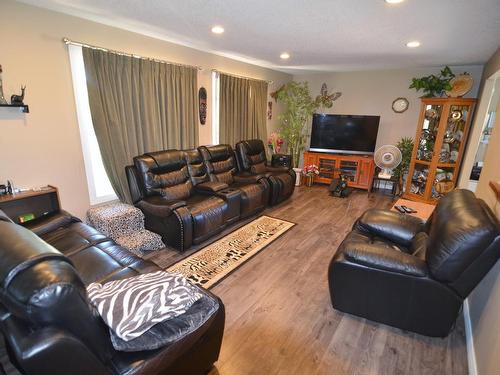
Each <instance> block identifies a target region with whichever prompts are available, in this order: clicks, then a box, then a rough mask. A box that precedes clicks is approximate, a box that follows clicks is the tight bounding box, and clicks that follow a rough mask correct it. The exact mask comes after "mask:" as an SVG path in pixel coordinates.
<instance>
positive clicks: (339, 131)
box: [309, 114, 380, 154]
mask: <svg viewBox="0 0 500 375" xmlns="http://www.w3.org/2000/svg"><path fill="white" fill-rule="evenodd" d="M379 122H380V116H355V115H326V114H315V115H314V116H313V122H312V130H311V144H310V147H309V150H310V151H317V152H331V153H343V154H373V152H374V151H375V144H376V143H377V133H378V124H379Z"/></svg>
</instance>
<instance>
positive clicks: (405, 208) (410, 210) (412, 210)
mask: <svg viewBox="0 0 500 375" xmlns="http://www.w3.org/2000/svg"><path fill="white" fill-rule="evenodd" d="M401 207H402V208H403V210H405V211H406V212H407V213H409V214H414V213H416V212H417V211H415V210H414V209H413V208H410V207H407V206H401Z"/></svg>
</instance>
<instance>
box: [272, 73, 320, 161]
mask: <svg viewBox="0 0 500 375" xmlns="http://www.w3.org/2000/svg"><path fill="white" fill-rule="evenodd" d="M277 100H278V101H280V102H282V103H283V104H284V105H285V111H284V112H283V113H282V114H281V115H280V116H279V120H280V122H281V125H280V134H281V136H282V137H283V139H284V140H285V145H286V148H287V151H288V153H289V154H291V155H292V158H293V165H294V167H295V168H297V167H298V166H299V160H300V155H301V154H302V152H303V151H304V149H305V146H306V142H307V138H308V137H309V125H310V124H311V116H312V115H313V113H314V112H315V110H316V109H317V108H318V107H319V105H320V103H318V101H317V100H314V99H313V98H312V97H311V94H310V93H309V86H308V84H307V82H293V81H292V82H290V83H287V84H286V85H284V86H283V87H282V88H281V89H280V90H279V92H278V93H277Z"/></svg>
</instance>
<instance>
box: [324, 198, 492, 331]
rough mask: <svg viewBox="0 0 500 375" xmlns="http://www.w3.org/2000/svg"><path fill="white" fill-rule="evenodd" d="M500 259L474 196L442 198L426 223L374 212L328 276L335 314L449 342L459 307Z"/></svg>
mask: <svg viewBox="0 0 500 375" xmlns="http://www.w3.org/2000/svg"><path fill="white" fill-rule="evenodd" d="M499 257H500V223H499V222H498V220H497V219H496V217H495V215H494V214H493V212H492V211H491V209H490V208H489V207H488V206H487V205H486V203H485V202H483V201H482V200H480V199H477V198H476V197H475V196H474V194H473V193H472V192H470V191H469V190H455V191H453V192H451V193H449V194H447V195H446V196H445V197H443V198H441V200H440V201H439V203H438V204H437V206H436V208H435V210H434V213H433V214H432V216H431V218H430V219H429V220H428V221H427V223H425V224H424V223H423V222H422V221H421V220H420V219H417V218H415V217H412V216H408V215H403V214H399V213H396V212H392V211H388V210H379V209H372V210H368V211H367V212H365V213H364V214H363V215H362V216H361V217H360V218H359V219H358V220H357V221H356V223H355V224H354V227H353V230H352V232H350V233H349V234H348V235H347V237H346V238H345V240H344V241H343V242H342V243H341V245H340V246H339V248H338V250H337V253H336V254H335V256H334V257H333V259H332V261H331V263H330V268H329V277H328V278H329V285H330V294H331V299H332V303H333V307H334V308H336V309H338V310H341V311H344V312H347V313H350V314H354V315H358V316H361V317H363V318H367V319H370V320H374V321H377V322H381V323H385V324H388V325H391V326H394V327H398V328H401V329H404V330H408V331H413V332H417V333H420V334H424V335H428V336H440V337H444V336H446V335H448V333H449V332H450V330H451V328H452V327H453V325H454V323H455V320H456V318H457V315H458V313H459V311H460V308H461V306H462V303H463V301H464V299H465V298H467V296H468V295H469V293H470V292H471V291H472V290H473V289H474V288H475V286H476V285H477V284H478V283H479V282H480V281H481V280H482V278H483V277H484V276H485V275H486V274H487V273H488V271H489V270H490V269H491V268H492V267H493V266H494V265H495V263H496V262H497V260H498V258H499Z"/></svg>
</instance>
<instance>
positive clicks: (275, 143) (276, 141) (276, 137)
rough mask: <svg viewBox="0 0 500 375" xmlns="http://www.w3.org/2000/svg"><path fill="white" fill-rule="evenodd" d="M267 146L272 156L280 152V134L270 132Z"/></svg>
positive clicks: (281, 139)
mask: <svg viewBox="0 0 500 375" xmlns="http://www.w3.org/2000/svg"><path fill="white" fill-rule="evenodd" d="M267 146H268V147H269V148H270V149H271V152H272V153H273V154H278V153H279V152H280V151H281V146H283V138H282V137H281V135H280V133H278V132H272V133H271V134H270V135H269V138H268V139H267Z"/></svg>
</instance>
